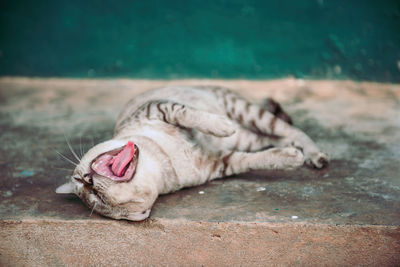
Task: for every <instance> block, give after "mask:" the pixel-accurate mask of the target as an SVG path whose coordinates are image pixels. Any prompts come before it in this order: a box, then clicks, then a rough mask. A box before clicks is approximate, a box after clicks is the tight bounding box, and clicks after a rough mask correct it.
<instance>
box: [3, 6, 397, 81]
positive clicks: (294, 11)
mask: <svg viewBox="0 0 400 267" xmlns="http://www.w3.org/2000/svg"><path fill="white" fill-rule="evenodd" d="M398 64H400V1H394V0H393V1H392V0H364V1H361V0H359V1H358V0H351V1H350V0H279V1H278V0H269V1H268V0H253V1H238V0H230V1H228V0H226V1H224V0H219V1H207V0H193V1H190V0H187V1H184V0H182V1H168V0H164V1H161V0H159V1H155V0H140V1H139V0H137V1H118V0H114V1H83V0H82V1H77V0H75V1H74V0H61V1H57V0H53V1H43V0H37V1H33V0H32V1H18V0H2V1H0V75H18V76H62V77H88V76H89V77H135V78H186V77H200V78H248V79H265V78H277V77H286V76H289V75H292V76H296V77H306V78H335V79H336V78H339V79H346V78H351V79H357V80H376V81H397V82H399V81H400V69H399V68H400V66H398Z"/></svg>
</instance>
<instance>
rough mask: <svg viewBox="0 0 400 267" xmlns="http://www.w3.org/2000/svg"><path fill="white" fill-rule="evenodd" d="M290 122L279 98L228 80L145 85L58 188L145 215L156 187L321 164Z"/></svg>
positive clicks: (118, 212) (110, 212)
mask: <svg viewBox="0 0 400 267" xmlns="http://www.w3.org/2000/svg"><path fill="white" fill-rule="evenodd" d="M290 124H291V120H290V118H289V117H288V116H287V115H286V113H284V112H283V110H282V109H281V108H280V106H279V105H278V104H277V103H275V102H273V101H269V102H267V103H266V104H264V105H263V106H260V105H256V104H253V103H250V102H248V101H247V100H245V99H243V98H242V97H241V96H239V95H238V94H236V93H234V92H232V91H230V90H228V89H225V88H219V87H166V88H161V89H157V90H153V91H149V92H146V93H144V94H142V95H139V96H137V97H135V98H134V99H132V100H131V101H130V102H129V103H128V104H127V105H126V106H125V108H124V109H123V111H122V112H121V113H120V116H119V118H118V120H117V124H116V127H115V134H114V137H113V139H112V140H109V141H106V142H104V143H101V144H99V145H97V146H95V147H93V148H92V149H90V150H89V151H88V152H87V153H86V154H85V155H84V157H83V158H82V159H81V161H80V163H79V165H78V166H77V167H76V169H75V171H74V173H73V176H72V178H71V181H70V182H69V183H67V184H65V185H63V186H61V187H59V188H58V190H57V191H58V192H59V193H75V194H77V195H78V196H79V197H80V198H81V199H82V200H83V201H84V202H85V203H86V205H88V206H89V207H90V208H93V209H94V210H95V211H97V212H98V213H100V214H103V215H105V216H108V217H112V218H115V219H128V220H143V219H145V218H147V217H148V216H149V214H150V210H151V207H152V205H153V203H154V201H155V200H156V198H157V196H158V195H159V194H165V193H170V192H173V191H176V190H178V189H180V188H183V187H189V186H195V185H200V184H203V183H205V182H207V181H209V180H212V179H215V178H221V177H224V176H229V175H233V174H238V173H242V172H246V171H250V170H257V169H282V170H288V169H293V168H296V167H299V166H301V165H303V162H304V161H306V162H308V163H309V164H310V165H314V166H315V167H317V168H321V167H323V166H324V165H326V163H327V161H328V160H327V157H326V155H325V154H323V153H321V152H320V151H319V149H318V147H317V146H316V145H315V144H314V143H313V141H312V140H311V139H310V138H309V137H308V136H307V135H306V134H304V133H303V132H302V131H300V130H299V129H297V128H295V127H293V126H291V125H290ZM132 142H133V143H134V144H135V148H136V149H135V148H134V146H133V143H132ZM271 146H272V147H274V148H270V149H265V148H266V147H271ZM129 153H130V154H129ZM133 153H136V154H135V155H134V156H133ZM128 154H129V155H128ZM102 155H103V156H102ZM118 157H119V158H121V159H117V158H118ZM103 159H105V161H107V160H110V161H109V162H110V163H108V162H107V163H104V162H103V161H104V160H103ZM123 159H126V160H125V161H126V162H124V160H123ZM117 161H118V162H117ZM127 161H129V162H130V163H127ZM113 162H117V163H118V164H119V165H118V164H113ZM117 165H118V166H119V167H118V166H117ZM99 166H100V167H99ZM107 166H108V167H107ZM121 166H122V167H121ZM107 168H109V169H107ZM118 168H119V169H118ZM111 169H112V170H111ZM115 170H118V171H120V172H121V173H120V175H117V174H116V173H115ZM132 172H134V173H133V175H131V173H132ZM107 173H109V176H108V177H107V175H106V174H107ZM125 174H126V175H125ZM125 176H126V177H125Z"/></svg>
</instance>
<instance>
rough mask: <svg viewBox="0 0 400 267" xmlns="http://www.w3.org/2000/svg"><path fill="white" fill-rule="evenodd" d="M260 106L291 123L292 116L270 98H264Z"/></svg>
mask: <svg viewBox="0 0 400 267" xmlns="http://www.w3.org/2000/svg"><path fill="white" fill-rule="evenodd" d="M261 108H264V109H266V110H268V111H269V112H271V113H272V114H274V115H275V116H276V117H278V118H279V119H281V120H283V121H285V122H287V123H288V124H290V125H293V121H292V118H291V117H290V116H289V115H288V114H287V113H286V112H285V111H284V110H283V108H282V106H281V105H280V104H279V103H278V102H276V101H275V100H273V99H272V98H266V99H265V100H264V101H263V102H262V103H261Z"/></svg>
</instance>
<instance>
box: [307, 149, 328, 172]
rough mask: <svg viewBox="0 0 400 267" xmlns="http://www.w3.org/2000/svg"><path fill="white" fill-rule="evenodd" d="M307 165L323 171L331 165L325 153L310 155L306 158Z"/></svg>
mask: <svg viewBox="0 0 400 267" xmlns="http://www.w3.org/2000/svg"><path fill="white" fill-rule="evenodd" d="M306 164H307V165H308V166H311V167H314V168H317V169H321V168H324V167H326V166H328V164H329V158H328V156H327V155H326V154H325V153H322V152H319V151H318V152H313V153H309V154H308V155H307V157H306Z"/></svg>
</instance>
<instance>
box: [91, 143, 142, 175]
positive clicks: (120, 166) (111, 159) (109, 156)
mask: <svg viewBox="0 0 400 267" xmlns="http://www.w3.org/2000/svg"><path fill="white" fill-rule="evenodd" d="M138 155H139V150H138V148H137V146H136V145H135V144H134V143H133V142H132V141H129V142H128V143H127V144H126V145H125V146H124V147H122V148H119V149H115V150H112V151H109V152H106V153H104V154H102V155H100V156H99V157H97V158H96V159H95V160H94V161H93V163H92V166H91V167H92V170H93V171H94V172H95V173H97V174H99V175H102V176H105V177H108V178H110V179H112V180H114V181H118V182H127V181H129V180H131V179H132V178H133V176H134V174H135V170H136V164H137V159H138Z"/></svg>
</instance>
